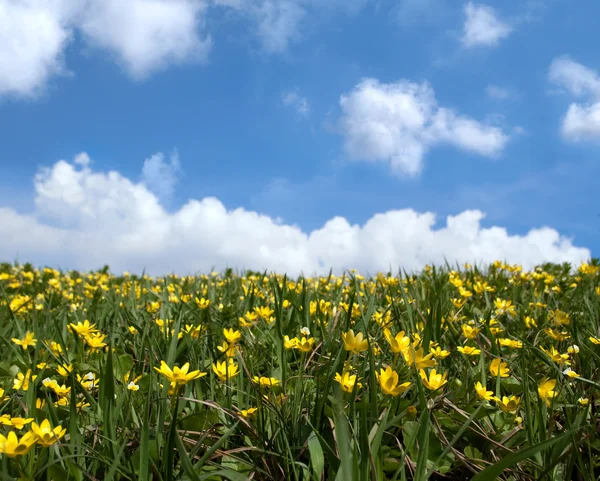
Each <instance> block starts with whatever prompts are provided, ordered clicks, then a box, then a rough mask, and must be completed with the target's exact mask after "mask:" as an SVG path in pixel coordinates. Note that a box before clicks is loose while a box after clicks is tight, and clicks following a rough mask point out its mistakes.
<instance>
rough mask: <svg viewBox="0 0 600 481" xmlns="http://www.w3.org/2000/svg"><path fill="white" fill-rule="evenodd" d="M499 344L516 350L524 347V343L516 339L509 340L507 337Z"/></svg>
mask: <svg viewBox="0 0 600 481" xmlns="http://www.w3.org/2000/svg"><path fill="white" fill-rule="evenodd" d="M498 342H499V343H500V345H501V346H504V347H512V348H515V349H521V348H522V347H523V343H522V342H521V341H515V340H514V339H508V338H506V337H503V338H501V339H498Z"/></svg>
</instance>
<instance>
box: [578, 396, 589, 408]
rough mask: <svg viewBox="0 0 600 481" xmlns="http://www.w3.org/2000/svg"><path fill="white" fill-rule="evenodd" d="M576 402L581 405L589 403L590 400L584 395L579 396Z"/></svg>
mask: <svg viewBox="0 0 600 481" xmlns="http://www.w3.org/2000/svg"><path fill="white" fill-rule="evenodd" d="M577 402H578V403H579V404H581V405H582V406H587V405H588V404H589V403H590V400H589V399H588V398H586V397H580V398H579V399H578V400H577Z"/></svg>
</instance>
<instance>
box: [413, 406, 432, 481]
mask: <svg viewBox="0 0 600 481" xmlns="http://www.w3.org/2000/svg"><path fill="white" fill-rule="evenodd" d="M429 422H430V419H429V409H425V410H424V411H423V413H422V414H421V419H420V420H419V423H420V424H421V426H420V427H419V433H418V435H417V442H418V443H419V451H418V453H417V467H416V470H415V478H414V479H415V481H425V480H426V479H427V478H428V477H429V476H428V475H427V456H428V455H429Z"/></svg>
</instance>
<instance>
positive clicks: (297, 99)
mask: <svg viewBox="0 0 600 481" xmlns="http://www.w3.org/2000/svg"><path fill="white" fill-rule="evenodd" d="M281 100H282V102H283V105H285V106H287V107H293V108H294V109H295V110H296V112H298V113H299V114H300V115H302V116H304V117H306V116H307V115H308V114H309V112H310V105H309V103H308V100H307V99H306V97H303V96H301V95H300V94H299V93H298V92H297V91H295V90H292V91H289V92H284V93H283V94H282V96H281Z"/></svg>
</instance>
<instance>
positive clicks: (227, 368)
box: [212, 358, 240, 381]
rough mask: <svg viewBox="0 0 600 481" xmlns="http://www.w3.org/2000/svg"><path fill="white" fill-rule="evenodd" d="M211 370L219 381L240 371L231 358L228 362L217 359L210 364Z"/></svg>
mask: <svg viewBox="0 0 600 481" xmlns="http://www.w3.org/2000/svg"><path fill="white" fill-rule="evenodd" d="M212 370H213V372H214V373H215V374H216V375H217V376H218V377H219V379H220V380H221V381H226V380H227V379H228V378H232V377H235V376H237V375H238V374H239V373H240V370H239V366H238V365H237V364H236V363H235V362H233V359H231V358H230V359H229V362H226V361H223V362H219V361H217V363H216V364H213V365H212Z"/></svg>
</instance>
